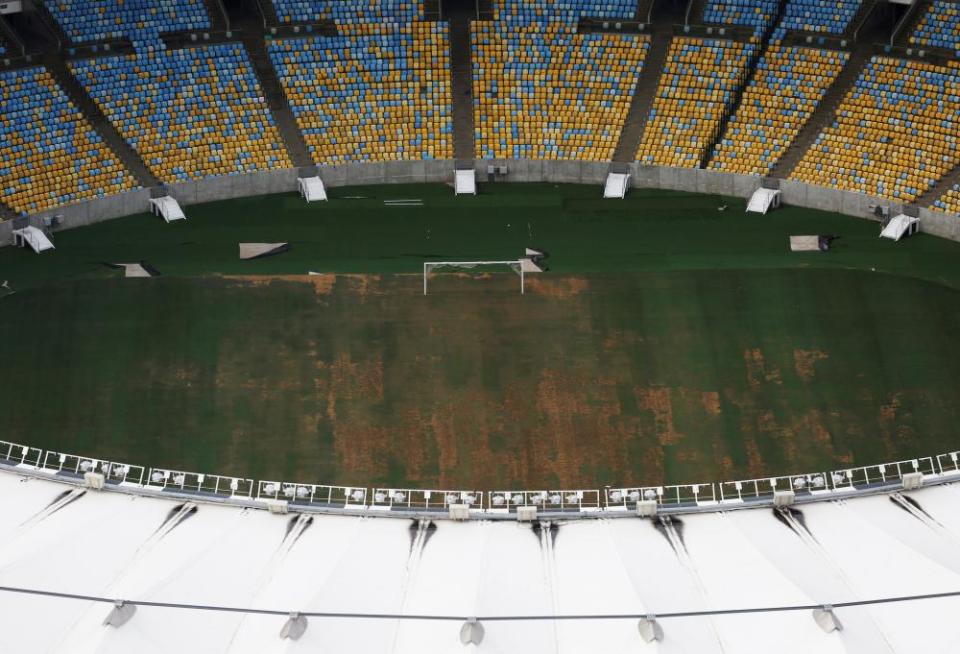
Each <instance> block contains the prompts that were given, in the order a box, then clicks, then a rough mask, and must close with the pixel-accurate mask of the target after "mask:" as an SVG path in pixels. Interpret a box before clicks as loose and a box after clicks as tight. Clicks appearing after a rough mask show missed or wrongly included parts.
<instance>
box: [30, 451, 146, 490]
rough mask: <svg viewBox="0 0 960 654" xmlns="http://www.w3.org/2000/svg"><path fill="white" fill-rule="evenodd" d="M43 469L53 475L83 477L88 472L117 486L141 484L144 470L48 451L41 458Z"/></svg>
mask: <svg viewBox="0 0 960 654" xmlns="http://www.w3.org/2000/svg"><path fill="white" fill-rule="evenodd" d="M43 469H44V470H49V471H52V472H54V473H63V474H68V475H72V476H75V477H83V475H84V474H86V473H88V472H99V473H101V474H102V475H103V476H104V478H105V479H106V481H107V482H114V483H117V484H133V485H135V486H140V485H142V484H143V478H144V474H145V473H146V469H145V468H144V467H143V466H137V465H131V464H129V463H117V462H115V461H102V460H100V459H92V458H90V457H85V456H78V455H76V454H67V453H66V452H52V451H48V452H47V453H46V454H45V455H44V457H43Z"/></svg>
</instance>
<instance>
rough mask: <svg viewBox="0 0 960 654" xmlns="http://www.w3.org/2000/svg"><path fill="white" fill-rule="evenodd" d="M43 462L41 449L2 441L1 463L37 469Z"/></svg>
mask: <svg viewBox="0 0 960 654" xmlns="http://www.w3.org/2000/svg"><path fill="white" fill-rule="evenodd" d="M42 460H43V450H41V449H40V448H39V447H30V446H29V445H21V444H20V443H8V442H7V441H0V463H6V464H7V465H22V466H27V467H31V468H35V467H39V466H40V462H41V461H42Z"/></svg>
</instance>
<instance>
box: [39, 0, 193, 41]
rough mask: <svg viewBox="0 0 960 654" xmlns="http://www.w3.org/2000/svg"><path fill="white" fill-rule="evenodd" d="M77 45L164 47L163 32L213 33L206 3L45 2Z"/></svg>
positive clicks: (137, 0) (190, 0)
mask: <svg viewBox="0 0 960 654" xmlns="http://www.w3.org/2000/svg"><path fill="white" fill-rule="evenodd" d="M44 4H45V5H46V7H47V9H49V10H50V13H51V14H53V17H54V18H55V19H56V21H57V22H58V23H59V24H60V27H62V28H63V31H64V32H66V34H67V36H69V37H70V39H71V40H72V41H74V42H82V41H101V40H104V39H120V38H128V39H130V40H131V41H133V42H134V43H135V44H137V45H141V44H143V45H144V46H148V47H149V46H151V45H152V46H154V47H159V46H162V42H161V41H160V38H159V35H160V33H161V32H176V31H184V30H201V29H210V17H209V16H208V15H207V10H206V8H205V7H204V4H203V0H163V1H162V2H157V1H155V0H44Z"/></svg>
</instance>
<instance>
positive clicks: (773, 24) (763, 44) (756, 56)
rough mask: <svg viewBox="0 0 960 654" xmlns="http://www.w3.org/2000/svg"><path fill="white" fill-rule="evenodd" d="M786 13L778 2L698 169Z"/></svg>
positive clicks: (709, 156)
mask: <svg viewBox="0 0 960 654" xmlns="http://www.w3.org/2000/svg"><path fill="white" fill-rule="evenodd" d="M786 11H787V0H780V2H778V3H777V14H776V15H775V16H774V17H773V20H772V21H770V24H769V25H768V26H767V28H766V29H765V30H764V32H763V35H762V36H761V37H760V42H759V43H758V44H757V47H756V48H755V49H754V51H753V54H751V55H750V58H749V59H748V60H747V64H746V67H745V71H746V75H745V76H744V78H743V81H742V82H741V83H740V84H739V85H738V86H737V90H736V93H735V95H734V96H733V101H732V102H731V103H730V105H729V106H728V107H727V110H726V111H725V112H724V114H723V118H721V119H720V124H719V125H717V129H716V131H715V132H714V134H713V138H712V139H711V142H710V145H709V147H707V149H706V150H704V152H703V156H702V157H701V158H700V168H706V167H707V164H709V163H710V160H711V159H712V158H713V153H714V152H715V151H716V148H717V145H718V144H719V143H720V141H721V140H723V135H724V134H726V133H727V125H729V124H730V120H731V119H732V118H733V117H734V116H735V115H736V114H737V110H738V109H740V103H741V102H743V94H744V92H745V91H746V90H747V88H748V87H749V86H750V84H751V83H752V82H753V78H754V76H755V75H756V74H757V64H759V63H760V59H762V58H763V55H764V54H765V53H766V49H767V44H768V43H769V42H770V37H771V36H772V35H773V33H774V31H775V30H776V28H777V26H778V25H779V24H780V23H781V22H782V21H783V16H784V14H785V13H786Z"/></svg>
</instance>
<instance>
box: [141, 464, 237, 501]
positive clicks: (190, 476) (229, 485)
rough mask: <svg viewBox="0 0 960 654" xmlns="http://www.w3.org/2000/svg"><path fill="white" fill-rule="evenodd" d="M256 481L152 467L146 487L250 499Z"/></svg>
mask: <svg viewBox="0 0 960 654" xmlns="http://www.w3.org/2000/svg"><path fill="white" fill-rule="evenodd" d="M254 483H255V482H254V481H253V480H252V479H243V478H241V477H224V476H222V475H208V474H204V473H199V472H184V471H182V470H167V469H164V468H150V472H149V473H148V474H147V482H146V487H147V488H151V489H155V490H163V491H175V492H179V493H196V494H197V495H216V496H218V497H228V498H233V499H249V498H250V497H251V496H252V494H253V487H254Z"/></svg>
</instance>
